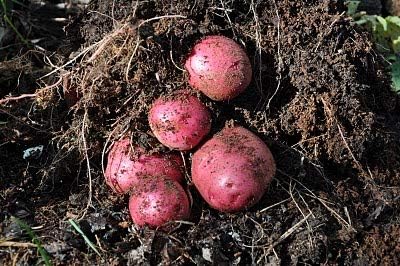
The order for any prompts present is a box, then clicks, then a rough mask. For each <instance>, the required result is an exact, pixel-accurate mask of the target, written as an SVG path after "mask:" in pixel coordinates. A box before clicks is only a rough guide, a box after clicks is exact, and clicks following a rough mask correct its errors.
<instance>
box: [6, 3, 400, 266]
mask: <svg viewBox="0 0 400 266" xmlns="http://www.w3.org/2000/svg"><path fill="white" fill-rule="evenodd" d="M344 10H345V8H344V6H343V5H342V4H341V3H340V1H338V2H336V1H290V0H285V1H274V0H269V1H261V2H257V3H254V2H253V1H251V2H249V3H247V2H236V1H221V2H218V3H214V4H212V3H209V2H208V1H195V2H191V1H184V0H182V1H172V2H171V1H170V2H168V3H166V2H165V1H146V2H132V1H118V2H115V1H111V2H110V1H93V3H92V4H91V5H89V7H88V11H87V12H85V13H84V14H82V15H81V16H79V17H78V18H77V19H76V20H75V21H74V22H73V23H71V24H70V25H69V26H68V27H67V28H66V30H67V37H68V38H69V42H70V43H74V44H75V45H76V44H81V48H80V50H79V51H76V52H74V53H73V54H71V56H70V59H69V60H70V64H68V65H66V67H65V69H64V72H62V73H59V74H60V76H63V77H64V79H65V82H63V89H64V90H68V91H70V92H72V94H70V93H66V95H65V98H67V100H68V103H69V104H70V105H71V106H72V107H71V110H70V111H69V114H68V120H67V122H66V123H64V124H62V126H60V128H62V130H60V131H58V132H52V136H53V137H54V138H55V140H56V141H57V143H58V147H60V149H59V150H58V151H59V152H60V153H58V154H59V156H62V155H61V154H64V156H66V158H68V159H69V160H71V162H69V163H66V161H63V160H61V159H60V160H52V163H50V165H52V167H53V168H52V169H53V172H52V174H53V175H54V174H55V173H59V172H60V170H59V169H58V168H59V167H61V166H63V168H61V169H65V168H67V169H68V170H70V171H72V173H76V174H74V175H77V176H79V177H81V180H79V181H78V185H76V184H74V182H75V180H71V178H70V177H67V176H63V175H61V177H60V178H58V179H55V180H56V182H59V183H58V184H61V182H64V183H67V184H70V187H67V188H65V187H64V189H66V190H67V191H66V192H67V195H68V199H69V200H67V199H66V196H65V195H64V196H61V197H60V196H59V197H57V198H56V199H54V198H53V199H52V198H51V197H50V196H51V195H50V196H49V195H47V196H46V197H45V196H43V194H41V192H37V193H38V194H37V198H38V199H40V200H42V201H44V202H46V204H44V205H43V206H44V207H39V206H37V207H34V206H32V208H35V209H36V213H38V214H37V215H35V216H31V217H34V219H33V221H34V222H35V223H43V224H49V223H51V222H52V223H53V224H58V221H59V219H63V220H65V219H67V218H70V217H75V218H76V217H78V216H79V214H81V213H78V211H77V210H84V209H85V206H86V203H87V202H89V203H90V206H89V205H88V206H89V207H90V208H89V209H87V215H86V216H85V218H84V219H83V220H81V223H80V225H81V226H82V227H83V228H84V230H85V233H87V234H88V235H89V237H91V238H92V239H93V241H97V243H98V245H99V246H101V247H102V248H103V249H104V251H103V252H104V253H103V254H104V255H103V256H104V257H103V258H102V259H103V262H104V260H107V261H108V262H114V263H116V264H118V263H120V264H126V263H129V264H135V265H136V264H147V263H150V264H156V263H162V264H171V263H172V264H186V263H188V264H221V263H225V264H232V263H234V264H240V265H248V264H251V263H253V264H256V263H257V264H267V263H280V264H283V265H286V264H289V263H290V264H297V263H309V264H320V263H326V262H329V263H339V264H343V263H350V262H353V261H355V260H356V259H357V260H358V261H359V262H360V263H362V262H367V261H374V262H376V263H377V264H379V263H387V264H394V263H396V262H397V261H398V255H396V254H393V252H392V251H391V250H394V249H395V248H396V246H397V245H398V244H397V239H396V238H394V237H393V238H390V237H389V238H384V240H381V239H380V238H382V237H383V236H384V235H385V231H386V230H390V232H391V235H398V234H399V228H398V226H397V224H398V221H399V220H398V219H399V218H398V217H399V213H398V212H399V208H398V204H397V203H398V200H399V197H398V195H399V192H400V189H399V186H400V171H399V169H400V158H399V155H400V143H399V142H400V105H399V103H400V99H399V97H398V96H397V95H395V94H394V93H393V92H392V91H391V88H390V81H389V79H388V77H387V75H386V72H385V62H384V60H383V59H382V58H381V56H380V55H379V54H377V53H376V52H375V50H374V48H373V46H372V44H371V42H370V41H369V35H368V34H366V33H365V32H363V31H362V30H361V29H359V28H357V27H355V26H354V25H352V24H351V21H350V20H349V19H348V18H347V17H346V16H345V15H344V13H343V11H344ZM211 34H221V35H224V36H228V37H230V38H232V39H234V40H236V41H237V42H238V43H241V44H243V45H244V47H245V49H246V51H247V53H248V55H249V57H250V61H251V62H252V65H253V73H254V76H253V81H252V83H251V84H250V86H249V88H248V89H247V90H246V91H245V93H243V94H242V95H241V96H240V97H238V98H236V99H234V100H232V101H230V102H228V103H215V102H212V101H210V100H208V99H206V98H204V97H203V100H204V101H205V102H206V103H207V105H208V106H209V107H210V109H211V110H212V112H213V132H217V131H218V130H220V129H221V128H222V127H223V125H224V124H225V122H226V121H228V120H234V121H235V123H237V124H240V125H242V126H244V127H246V128H249V129H250V130H252V131H253V132H255V133H256V134H257V135H258V136H260V137H261V138H263V139H264V140H265V141H266V142H267V143H268V144H269V146H270V147H271V150H272V152H273V154H274V156H275V158H276V161H277V168H278V173H277V176H276V178H275V180H274V182H273V183H272V185H271V186H270V189H269V191H268V193H267V195H265V196H264V198H263V199H262V201H261V202H260V203H259V204H257V205H256V206H255V207H253V208H252V209H251V210H248V211H247V212H243V213H238V214H223V213H218V212H216V211H214V210H211V209H210V208H209V207H207V206H206V205H204V204H203V203H202V200H201V199H200V197H199V195H198V194H197V193H196V191H195V189H194V188H193V187H192V186H191V185H189V189H190V191H191V192H192V194H193V197H194V202H195V204H194V211H193V213H194V214H193V218H192V221H191V222H193V225H181V226H180V227H179V228H177V230H175V231H174V232H172V233H169V234H165V233H162V232H154V231H150V230H147V229H144V230H140V231H137V230H136V229H134V228H132V227H129V228H128V226H127V223H129V224H130V220H129V215H128V214H127V199H126V198H118V197H117V196H114V195H113V196H110V191H109V189H108V188H107V187H105V184H104V181H103V177H102V159H101V158H102V153H103V152H104V151H105V150H106V149H107V147H108V145H109V143H110V141H112V140H113V139H118V138H120V137H121V136H122V135H132V137H133V139H135V140H136V141H137V142H138V143H139V144H140V145H142V146H144V147H146V148H147V149H150V150H159V149H164V148H163V147H160V145H159V144H158V143H157V141H156V140H155V139H154V137H153V136H152V135H151V133H150V128H149V125H148V123H147V111H148V109H149V106H150V105H151V103H152V102H153V101H154V99H155V98H156V97H159V96H160V95H164V94H167V93H169V92H171V91H174V90H176V89H179V88H182V87H188V84H187V76H186V75H187V74H186V73H185V71H183V70H182V68H183V65H184V61H185V58H186V56H187V54H188V53H189V51H190V49H191V47H193V45H194V44H195V43H196V42H197V41H198V40H199V39H200V38H201V37H203V36H205V35H211ZM200 97H201V96H200ZM76 100H77V102H76V104H75V101H76ZM59 104H61V103H59ZM65 151H68V153H66V152H65ZM189 155H190V154H189ZM76 157H78V158H79V159H80V162H81V163H80V164H77V163H72V162H73V161H75V162H76ZM62 158H64V157H62ZM189 158H190V156H187V159H188V163H190V160H189ZM66 165H67V166H66ZM87 168H90V169H91V171H89V172H88V171H87ZM57 169H58V170H57ZM85 169H86V170H85ZM79 170H81V171H79ZM89 181H90V182H89ZM45 182H49V181H48V180H47V181H45ZM53 182H54V179H53ZM21 187H22V188H23V187H24V185H21ZM88 187H90V192H89V193H88V191H89V189H88ZM82 188H85V189H82ZM59 189H60V188H59ZM59 189H58V190H57V191H58V192H59ZM70 190H71V192H69V191H70ZM61 191H62V189H61ZM9 195H11V194H9ZM9 195H8V197H11V196H9ZM90 197H92V198H90ZM43 208H47V209H50V210H51V212H49V211H48V212H47V213H48V215H47V216H44V214H43V212H44V210H43ZM7 213H10V214H15V204H14V205H12V204H9V205H8V207H7ZM4 217H6V215H5V216H4ZM60 217H63V218H60ZM79 217H80V216H79ZM3 223H4V224H7V228H8V227H10V226H11V223H10V222H9V221H8V220H7V219H6V218H4V222H3ZM65 228H66V225H64V224H63V225H61V226H55V227H54V232H52V233H49V232H47V233H44V234H45V235H51V236H52V237H53V239H59V240H62V243H63V245H61V244H60V243H58V242H57V241H54V243H50V242H48V243H47V247H48V248H51V247H53V249H51V250H52V251H53V252H52V255H53V256H54V258H55V260H56V261H58V262H60V263H63V262H64V263H65V262H67V261H68V262H73V261H80V260H81V259H82V258H83V257H86V256H89V258H88V259H90V261H92V262H93V261H96V260H98V262H99V263H101V260H102V259H101V258H98V257H96V255H95V254H94V253H93V254H89V255H88V254H87V253H86V252H87V248H86V246H85V244H84V242H83V240H80V238H79V236H77V235H75V236H74V235H73V233H72V232H68V231H67V230H66V229H65ZM388 228H389V229H388ZM371 232H372V233H371ZM378 239H380V240H379V241H378ZM376 241H378V242H376ZM356 243H358V244H357V245H356ZM376 243H381V244H379V246H384V250H385V251H384V252H382V253H381V252H375V251H376V250H377V249H378V246H377V245H378V244H376ZM71 250H72V251H71Z"/></svg>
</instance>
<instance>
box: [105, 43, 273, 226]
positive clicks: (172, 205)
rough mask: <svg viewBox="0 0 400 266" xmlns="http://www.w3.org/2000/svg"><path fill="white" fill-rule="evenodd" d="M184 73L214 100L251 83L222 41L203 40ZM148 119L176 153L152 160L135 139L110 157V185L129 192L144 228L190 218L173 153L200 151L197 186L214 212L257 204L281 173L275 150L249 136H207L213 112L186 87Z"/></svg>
mask: <svg viewBox="0 0 400 266" xmlns="http://www.w3.org/2000/svg"><path fill="white" fill-rule="evenodd" d="M185 68H186V70H187V71H188V73H189V84H190V86H191V87H193V88H194V89H197V90H199V91H201V92H202V93H204V94H205V95H206V96H207V97H209V98H210V99H212V100H214V101H228V100H231V99H233V98H235V97H237V96H238V95H240V93H242V92H243V91H244V90H245V89H246V88H247V87H248V85H249V84H250V82H251V78H252V68H251V64H250V60H249V58H248V56H247V55H246V53H245V51H244V50H243V49H242V48H241V47H240V46H239V45H238V44H237V43H236V42H234V41H233V40H231V39H229V38H226V37H223V36H208V37H206V38H204V39H202V40H201V41H200V42H198V43H197V44H196V45H195V46H194V47H193V49H192V51H191V53H190V54H189V56H188V58H187V60H186V63H185ZM148 121H149V125H150V128H151V130H152V132H153V134H154V136H155V137H156V138H157V139H158V140H159V141H160V143H161V144H163V145H165V146H166V147H168V148H170V150H171V153H168V154H151V155H149V154H148V153H147V152H146V151H145V150H144V149H143V148H141V147H139V146H138V145H136V144H135V143H132V142H131V141H130V140H129V139H122V140H119V141H117V142H115V143H114V145H113V147H112V149H111V151H110V152H109V154H108V164H107V168H106V172H105V177H106V182H107V184H108V185H109V186H110V187H111V188H112V189H113V190H114V191H115V192H117V193H130V200H129V210H130V214H131V217H132V219H133V221H134V223H135V224H136V225H138V226H149V227H151V228H157V227H160V226H165V225H166V224H168V223H170V222H173V221H179V220H186V219H190V207H191V206H190V201H189V197H188V192H187V191H186V190H185V188H186V185H185V184H184V181H185V179H184V177H183V173H182V171H183V160H182V158H181V156H179V155H178V154H176V153H174V151H193V150H194V154H193V157H192V164H191V176H192V181H193V184H194V185H195V187H196V188H197V190H198V191H199V193H200V195H201V196H202V197H203V199H204V200H205V201H206V202H207V203H208V204H209V205H210V206H211V207H212V208H215V209H217V210H220V211H224V212H236V211H241V210H244V209H246V208H248V207H251V206H253V205H254V204H255V203H257V202H258V201H259V200H260V199H261V197H262V196H263V194H264V193H265V191H266V188H267V186H268V184H269V183H270V182H271V180H272V178H273V176H274V174H275V170H276V167H275V161H274V158H273V156H272V154H271V152H270V150H269V149H268V147H267V145H266V144H265V143H264V142H263V141H262V140H261V139H260V138H259V137H257V136H256V135H255V134H253V133H252V132H250V131H249V130H247V129H245V128H243V127H240V126H231V127H229V126H226V127H225V128H224V129H223V130H221V131H220V132H219V133H217V134H215V135H214V136H212V137H211V138H209V137H208V134H209V133H210V129H211V122H212V121H211V114H210V111H209V110H208V108H207V107H206V106H205V105H204V104H203V103H202V102H201V101H200V100H199V99H198V98H197V97H196V96H195V94H193V93H192V92H191V90H190V89H188V88H184V89H181V90H178V91H176V92H174V93H173V94H171V95H166V96H163V97H160V98H159V99H157V100H156V101H155V102H154V103H153V105H152V107H151V108H150V111H149V114H148ZM207 138H209V139H208V140H207ZM195 149H196V150H195Z"/></svg>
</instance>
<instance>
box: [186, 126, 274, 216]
mask: <svg viewBox="0 0 400 266" xmlns="http://www.w3.org/2000/svg"><path fill="white" fill-rule="evenodd" d="M275 171H276V167H275V161H274V158H273V156H272V154H271V152H270V150H269V149H268V147H267V145H266V144H265V143H264V142H263V141H262V140H261V139H260V138H259V137H257V136H256V135H254V134H253V133H251V132H250V131H248V130H247V129H245V128H243V127H233V128H229V127H226V128H224V129H223V130H222V131H221V132H219V133H218V134H216V135H215V136H214V137H213V138H212V139H210V140H209V141H207V142H206V143H205V144H204V145H203V146H202V147H201V148H200V149H199V150H198V151H196V152H195V153H194V155H193V158H192V180H193V183H194V185H195V186H196V188H197V190H198V191H199V192H200V194H201V196H202V197H203V198H204V200H205V201H206V202H207V203H208V204H209V205H210V206H211V207H213V208H215V209H217V210H220V211H225V212H236V211H241V210H243V209H246V208H248V207H251V206H253V205H254V204H255V203H257V202H258V201H259V200H260V199H261V197H262V196H263V194H264V192H265V190H266V188H267V187H268V184H269V183H270V182H271V180H272V177H273V176H274V175H275Z"/></svg>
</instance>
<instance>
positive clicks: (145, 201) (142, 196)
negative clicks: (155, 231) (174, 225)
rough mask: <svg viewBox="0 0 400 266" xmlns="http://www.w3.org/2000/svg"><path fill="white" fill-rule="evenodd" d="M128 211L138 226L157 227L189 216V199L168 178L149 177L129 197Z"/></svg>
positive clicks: (179, 186)
mask: <svg viewBox="0 0 400 266" xmlns="http://www.w3.org/2000/svg"><path fill="white" fill-rule="evenodd" d="M129 212H130V214H131V217H132V220H133V222H134V223H135V224H136V225H138V226H145V225H147V226H149V227H151V228H155V227H159V226H162V225H164V224H165V223H167V222H170V221H175V220H185V219H188V218H189V216H190V205H189V199H188V196H187V194H186V192H185V191H184V189H183V188H182V186H181V185H180V184H179V183H178V182H176V181H174V180H171V179H169V178H165V177H149V178H148V179H147V180H145V181H144V182H143V183H142V184H141V186H138V187H136V188H135V189H134V190H133V191H132V194H131V197H130V199H129Z"/></svg>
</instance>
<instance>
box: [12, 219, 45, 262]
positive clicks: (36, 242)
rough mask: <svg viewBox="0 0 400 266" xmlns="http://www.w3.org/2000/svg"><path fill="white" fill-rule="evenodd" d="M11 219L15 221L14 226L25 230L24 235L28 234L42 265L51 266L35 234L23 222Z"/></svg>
mask: <svg viewBox="0 0 400 266" xmlns="http://www.w3.org/2000/svg"><path fill="white" fill-rule="evenodd" d="M12 219H13V220H14V221H15V223H16V224H18V226H19V227H20V228H21V229H22V230H25V231H26V233H27V234H28V236H29V237H30V238H31V239H32V243H33V244H35V245H36V248H37V250H38V252H39V254H40V256H41V257H42V259H43V261H44V264H45V265H46V266H51V265H52V264H51V261H50V256H49V254H48V253H47V251H46V250H45V249H44V248H43V246H42V243H41V242H40V240H39V239H38V238H37V236H36V234H35V232H33V230H32V228H31V227H30V226H29V225H28V224H27V223H25V222H24V221H22V220H20V219H18V218H16V217H12Z"/></svg>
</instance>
